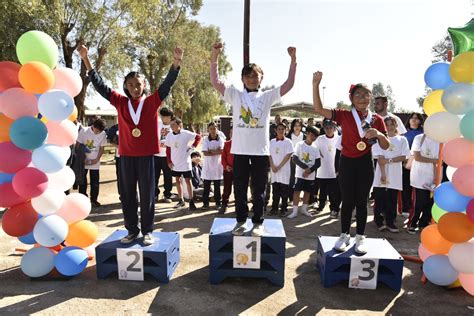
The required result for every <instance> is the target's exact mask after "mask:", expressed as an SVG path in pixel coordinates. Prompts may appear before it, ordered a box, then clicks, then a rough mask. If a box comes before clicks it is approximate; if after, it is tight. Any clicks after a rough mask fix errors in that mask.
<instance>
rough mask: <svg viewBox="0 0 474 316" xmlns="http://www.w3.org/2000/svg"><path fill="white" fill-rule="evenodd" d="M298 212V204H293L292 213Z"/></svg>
mask: <svg viewBox="0 0 474 316" xmlns="http://www.w3.org/2000/svg"><path fill="white" fill-rule="evenodd" d="M297 212H298V205H293V213H297Z"/></svg>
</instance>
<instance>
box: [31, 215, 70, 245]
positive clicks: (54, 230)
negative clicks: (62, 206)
mask: <svg viewBox="0 0 474 316" xmlns="http://www.w3.org/2000/svg"><path fill="white" fill-rule="evenodd" d="M68 229H69V227H68V226H67V223H66V222H65V221H64V220H63V219H62V218H61V217H59V216H58V215H55V214H53V215H48V216H45V217H42V218H40V219H39V220H38V222H37V223H36V225H35V228H34V229H33V234H34V236H35V240H36V241H37V242H38V244H40V245H41V246H44V247H54V246H57V245H59V244H60V243H62V242H63V241H64V239H66V236H67V233H68Z"/></svg>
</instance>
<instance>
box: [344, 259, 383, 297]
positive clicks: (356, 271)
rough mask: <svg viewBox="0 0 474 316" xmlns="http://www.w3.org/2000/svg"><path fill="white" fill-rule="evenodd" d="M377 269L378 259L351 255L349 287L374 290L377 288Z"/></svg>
mask: <svg viewBox="0 0 474 316" xmlns="http://www.w3.org/2000/svg"><path fill="white" fill-rule="evenodd" d="M378 269H379V259H369V258H358V257H352V258H351V272H350V274H349V287H350V288H356V289H370V290H375V289H376V288H377V272H378Z"/></svg>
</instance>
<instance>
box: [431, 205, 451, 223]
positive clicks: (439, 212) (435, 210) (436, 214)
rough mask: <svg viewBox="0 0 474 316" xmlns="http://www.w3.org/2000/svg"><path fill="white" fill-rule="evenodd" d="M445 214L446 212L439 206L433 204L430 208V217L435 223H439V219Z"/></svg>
mask: <svg viewBox="0 0 474 316" xmlns="http://www.w3.org/2000/svg"><path fill="white" fill-rule="evenodd" d="M446 213H448V212H446V211H445V210H443V209H441V208H439V206H438V205H436V203H433V207H432V208H431V216H432V217H433V219H434V221H435V222H436V223H437V222H438V221H439V219H440V217H441V216H443V215H444V214H446Z"/></svg>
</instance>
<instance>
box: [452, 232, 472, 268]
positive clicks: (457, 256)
mask: <svg viewBox="0 0 474 316" xmlns="http://www.w3.org/2000/svg"><path fill="white" fill-rule="evenodd" d="M448 257H449V262H450V263H451V265H452V266H453V267H454V268H455V269H456V270H458V271H459V272H461V273H466V274H473V273H474V263H473V262H472V258H474V241H472V240H471V242H465V243H462V244H454V245H453V246H452V247H451V249H450V250H449V253H448Z"/></svg>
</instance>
